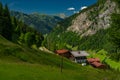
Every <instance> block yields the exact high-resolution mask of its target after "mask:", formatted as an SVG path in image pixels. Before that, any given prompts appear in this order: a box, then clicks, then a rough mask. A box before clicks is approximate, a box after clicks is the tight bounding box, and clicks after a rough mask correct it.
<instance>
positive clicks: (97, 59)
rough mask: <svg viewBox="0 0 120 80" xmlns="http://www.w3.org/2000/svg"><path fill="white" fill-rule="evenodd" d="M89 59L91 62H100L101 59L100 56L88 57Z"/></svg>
mask: <svg viewBox="0 0 120 80" xmlns="http://www.w3.org/2000/svg"><path fill="white" fill-rule="evenodd" d="M87 61H88V62H89V63H93V62H100V59H99V58H88V59H87Z"/></svg>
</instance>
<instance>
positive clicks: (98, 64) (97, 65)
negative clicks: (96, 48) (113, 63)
mask: <svg viewBox="0 0 120 80" xmlns="http://www.w3.org/2000/svg"><path fill="white" fill-rule="evenodd" d="M91 64H92V65H93V66H95V67H102V66H104V64H102V63H99V62H93V63H91Z"/></svg>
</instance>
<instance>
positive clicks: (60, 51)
mask: <svg viewBox="0 0 120 80" xmlns="http://www.w3.org/2000/svg"><path fill="white" fill-rule="evenodd" d="M68 52H69V51H68V50H66V49H61V50H56V53H57V54H65V53H68Z"/></svg>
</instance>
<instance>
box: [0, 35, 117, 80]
mask: <svg viewBox="0 0 120 80" xmlns="http://www.w3.org/2000/svg"><path fill="white" fill-rule="evenodd" d="M60 61H61V58H60V57H59V56H57V55H54V54H51V53H45V52H42V51H39V50H34V49H30V48H28V47H25V46H20V45H18V44H14V43H12V42H10V41H8V40H6V39H5V38H4V37H2V36H0V75H2V76H0V79H1V80H16V79H17V80H21V79H24V80H34V79H36V80H39V79H41V78H42V79H43V80H48V79H52V80H56V79H57V80H61V79H64V80H68V79H69V80H79V79H81V80H89V79H93V80H99V79H108V80H112V79H116V80H118V79H119V77H118V76H119V73H118V72H115V71H111V70H106V71H104V70H99V69H94V68H92V67H91V66H86V67H83V66H81V65H78V64H75V63H72V62H71V61H69V60H67V59H65V58H64V64H63V73H61V72H60V68H59V67H60V63H61V62H60ZM113 73H114V74H113ZM46 76H47V77H46ZM56 76H57V77H56Z"/></svg>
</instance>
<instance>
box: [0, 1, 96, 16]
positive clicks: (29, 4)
mask: <svg viewBox="0 0 120 80" xmlns="http://www.w3.org/2000/svg"><path fill="white" fill-rule="evenodd" d="M0 2H2V3H3V4H8V6H9V8H10V10H15V11H21V12H24V13H33V12H39V13H44V14H59V13H64V14H66V15H71V14H73V13H75V12H77V11H79V10H80V9H81V7H84V6H85V7H86V6H90V5H92V4H94V3H96V2H97V0H0Z"/></svg>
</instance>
